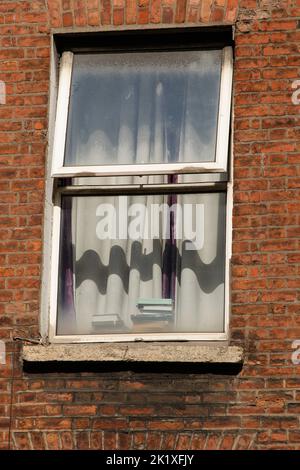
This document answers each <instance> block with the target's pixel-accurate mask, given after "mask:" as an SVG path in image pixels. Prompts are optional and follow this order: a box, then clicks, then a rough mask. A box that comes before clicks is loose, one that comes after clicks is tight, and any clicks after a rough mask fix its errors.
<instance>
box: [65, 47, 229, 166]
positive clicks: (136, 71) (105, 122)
mask: <svg viewBox="0 0 300 470" xmlns="http://www.w3.org/2000/svg"><path fill="white" fill-rule="evenodd" d="M221 58H222V51H221V50H210V51H170V52H144V53H133V52H132V53H123V54H122V53H116V54H77V55H75V56H74V68H73V77H72V85H71V97H70V108H69V119H68V126H67V139H66V151H65V165H66V166H75V165H112V164H119V165H122V164H148V163H175V162H187V163H189V162H190V163H195V162H213V161H215V153H216V134H217V123H218V107H219V94H220V77H221Z"/></svg>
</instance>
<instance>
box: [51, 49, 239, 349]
mask: <svg viewBox="0 0 300 470" xmlns="http://www.w3.org/2000/svg"><path fill="white" fill-rule="evenodd" d="M72 66H73V54H72V53H71V52H66V53H64V54H63V56H62V66H61V72H60V82H59V90H58V101H57V112H56V121H55V131H54V145H53V155H52V162H53V165H52V175H51V176H54V177H56V176H68V177H71V176H76V175H77V176H78V175H81V176H86V175H88V176H95V175H112V174H116V173H117V174H119V175H124V174H126V175H127V174H138V173H141V174H155V173H166V174H167V173H194V172H200V171H202V172H203V171H209V172H221V171H222V172H223V171H226V170H227V163H228V142H229V130H230V107H231V95H232V75H233V57H232V48H231V47H226V48H224V49H223V64H222V76H221V88H220V103H219V117H218V132H217V152H216V155H217V161H216V162H215V163H196V164H167V165H166V164H159V165H151V164H150V165H135V166H134V170H132V166H131V165H125V166H124V165H115V166H102V167H75V168H74V167H67V168H64V167H63V160H64V150H65V139H66V129H67V119H68V109H69V93H70V87H71V78H72ZM230 157H231V158H230V162H231V166H232V154H231V155H230ZM150 167H151V169H150ZM73 170H74V173H72V171H73ZM60 201H61V196H60V194H59V193H57V194H56V197H55V201H54V206H53V220H52V222H53V230H52V252H51V269H50V296H49V297H50V299H49V300H50V302H49V312H50V316H49V340H50V342H53V343H93V342H127V341H223V342H224V341H227V340H228V339H229V320H230V312H229V307H230V260H231V245H232V206H233V194H232V181H230V182H229V183H228V185H227V207H226V212H227V214H226V260H225V287H224V289H225V309H224V332H221V333H168V334H163V333H159V334H153V333H152V334H151V333H148V334H140V335H138V334H136V333H132V334H115V335H56V322H57V294H58V270H59V246H60V224H61V205H60ZM47 290H48V289H47ZM47 316H48V312H47Z"/></svg>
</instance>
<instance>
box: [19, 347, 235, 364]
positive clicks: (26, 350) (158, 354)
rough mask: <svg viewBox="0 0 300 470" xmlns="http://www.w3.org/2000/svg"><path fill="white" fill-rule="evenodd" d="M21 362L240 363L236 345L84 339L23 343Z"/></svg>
mask: <svg viewBox="0 0 300 470" xmlns="http://www.w3.org/2000/svg"><path fill="white" fill-rule="evenodd" d="M22 360H23V361H25V362H31V363H32V362H42V363H46V362H90V363H95V362H134V363H139V362H149V363H153V362H156V363H158V362H169V363H172V362H174V363H175V362H182V363H193V364H196V363H199V364H200V363H201V364H203V363H211V364H223V363H226V364H241V363H243V360H244V350H243V348H242V347H240V346H228V345H227V344H225V345H220V344H218V345H215V344H214V345H211V344H210V345H203V343H202V344H196V343H195V342H187V343H177V342H173V343H172V344H170V343H160V342H152V343H151V344H150V343H147V345H146V344H145V343H138V344H137V343H84V344H50V345H47V346H44V345H27V344H24V345H23V348H22Z"/></svg>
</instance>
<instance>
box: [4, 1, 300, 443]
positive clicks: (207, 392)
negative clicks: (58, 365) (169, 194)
mask: <svg viewBox="0 0 300 470" xmlns="http://www.w3.org/2000/svg"><path fill="white" fill-rule="evenodd" d="M299 20H300V2H299V0H276V1H275V0H226V1H225V0H177V1H176V0H161V1H160V0H152V1H151V2H150V1H149V0H137V1H136V0H101V1H100V0H48V1H46V0H32V1H29V0H18V1H12V0H2V1H1V2H0V80H2V81H4V82H5V83H6V89H7V101H6V104H5V105H4V104H1V105H0V339H4V340H5V341H7V350H8V353H7V363H6V365H5V366H4V365H0V448H3V449H7V448H9V447H10V448H13V449H111V448H119V449H145V448H148V449H149V448H158V449H273V448H274V449H283V448H284V449H300V431H299V425H300V422H299V410H300V378H299V367H300V366H296V365H293V363H292V361H291V354H292V352H293V349H292V342H293V340H295V339H298V338H299V339H300V316H299V308H300V290H299V287H300V245H299V243H300V242H299V234H300V229H299V222H300V146H299V135H300V134H299V129H300V119H299V111H300V105H294V104H293V103H292V100H291V98H292V92H293V90H292V83H293V81H294V80H297V79H298V80H299V79H300V52H299V40H300V30H299ZM170 24H174V25H179V26H184V25H193V24H205V25H209V24H234V25H235V41H236V49H235V73H234V75H235V77H234V78H235V81H234V83H235V85H234V114H235V118H234V136H233V140H234V177H235V183H234V218H233V260H232V285H231V298H232V309H231V313H232V316H231V331H232V340H233V343H235V344H242V345H244V347H245V350H246V362H245V364H244V367H243V369H242V371H241V372H240V373H239V374H238V375H233V376H232V375H226V372H225V371H224V374H223V375H214V374H200V373H199V374H196V373H183V371H178V372H176V373H166V372H162V373H160V374H158V373H155V374H154V373H151V372H130V371H125V372H124V371H115V372H112V371H107V372H105V371H104V372H97V373H96V372H94V373H92V372H90V373H84V374H81V373H79V372H76V373H75V372H60V373H59V374H56V373H51V374H49V373H48V374H47V373H43V372H40V373H35V374H29V373H25V372H24V371H23V370H22V367H21V365H20V362H19V348H20V346H19V344H18V343H14V342H13V341H12V338H13V336H25V337H35V336H37V335H38V316H39V297H40V273H41V252H42V226H43V197H44V176H45V154H46V148H47V128H48V122H47V106H48V97H49V62H50V58H49V55H50V33H51V30H52V29H53V28H68V30H73V31H76V30H78V29H82V28H83V27H89V28H91V29H93V27H94V28H96V29H98V30H99V29H101V28H107V27H110V28H114V27H115V28H117V27H119V26H122V27H124V25H130V27H133V25H136V27H140V26H145V25H151V27H155V25H157V27H161V26H162V25H170Z"/></svg>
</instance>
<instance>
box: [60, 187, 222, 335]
mask: <svg viewBox="0 0 300 470" xmlns="http://www.w3.org/2000/svg"><path fill="white" fill-rule="evenodd" d="M225 206H226V194H225V193H223V192H222V193H205V194H178V195H176V194H173V195H142V196H140V195H138V196H76V197H71V196H64V197H63V199H62V224H61V249H60V266H59V282H58V284H59V285H58V287H59V289H58V323H57V334H59V335H61V334H87V335H89V334H91V335H92V334H112V333H157V332H160V333H168V332H222V331H223V330H224V279H225V225H226V224H225V220H226V216H225V212H226V207H225Z"/></svg>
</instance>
